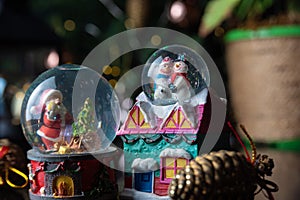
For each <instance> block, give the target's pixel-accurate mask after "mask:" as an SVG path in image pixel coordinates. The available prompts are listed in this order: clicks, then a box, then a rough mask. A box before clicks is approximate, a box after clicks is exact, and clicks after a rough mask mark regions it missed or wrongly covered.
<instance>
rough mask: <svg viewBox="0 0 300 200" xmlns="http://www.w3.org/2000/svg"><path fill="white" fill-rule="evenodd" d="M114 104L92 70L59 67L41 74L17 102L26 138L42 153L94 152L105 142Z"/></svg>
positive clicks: (110, 135) (112, 127)
mask: <svg viewBox="0 0 300 200" xmlns="http://www.w3.org/2000/svg"><path fill="white" fill-rule="evenodd" d="M119 115H120V107H119V103H118V99H117V96H116V95H115V93H114V91H113V89H112V87H111V86H110V85H109V83H108V82H107V81H106V80H105V79H104V78H102V77H101V76H100V75H99V74H98V73H97V72H95V71H94V70H91V69H90V68H87V67H82V66H78V65H71V64H68V65H62V66H58V67H55V68H53V69H50V70H48V71H46V72H44V73H43V74H41V75H40V76H39V77H38V78H37V79H36V80H35V81H33V83H32V84H31V86H30V87H29V89H28V90H27V92H26V94H25V98H24V101H23V104H22V113H21V123H22V127H23V131H24V134H25V137H26V139H27V141H28V142H29V143H30V144H31V145H32V147H33V148H35V149H38V150H39V151H41V152H43V153H52V154H53V153H55V154H72V153H85V152H96V151H99V150H101V149H105V148H107V147H109V146H110V144H111V143H112V141H113V140H114V138H115V135H116V130H117V129H118V127H119Z"/></svg>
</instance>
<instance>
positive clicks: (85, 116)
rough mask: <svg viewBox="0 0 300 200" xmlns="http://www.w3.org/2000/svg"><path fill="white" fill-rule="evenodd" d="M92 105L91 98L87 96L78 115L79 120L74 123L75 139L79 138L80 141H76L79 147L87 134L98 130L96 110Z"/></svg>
mask: <svg viewBox="0 0 300 200" xmlns="http://www.w3.org/2000/svg"><path fill="white" fill-rule="evenodd" d="M92 105H93V104H92V101H91V100H90V98H87V99H86V100H85V101H84V105H83V108H82V109H81V111H80V112H79V114H78V116H77V122H76V123H74V124H73V136H74V138H75V139H76V138H77V139H78V142H76V143H77V144H78V147H77V148H78V149H79V148H80V147H81V143H82V140H83V138H84V137H85V136H86V135H90V134H93V133H95V132H96V131H97V125H96V123H95V112H94V110H93V109H92Z"/></svg>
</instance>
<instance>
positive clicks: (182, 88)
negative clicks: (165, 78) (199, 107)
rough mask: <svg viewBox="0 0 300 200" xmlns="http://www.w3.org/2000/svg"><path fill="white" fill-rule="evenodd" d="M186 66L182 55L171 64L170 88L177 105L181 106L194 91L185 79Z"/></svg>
mask: <svg viewBox="0 0 300 200" xmlns="http://www.w3.org/2000/svg"><path fill="white" fill-rule="evenodd" d="M187 72H188V65H187V64H186V60H185V58H184V55H179V56H178V58H177V59H176V60H175V61H174V64H173V74H172V76H171V84H170V88H171V90H172V92H173V93H174V96H175V98H176V100H177V101H178V102H179V104H183V103H184V102H187V101H189V100H190V99H191V97H192V96H193V94H194V90H193V88H192V86H191V84H190V81H189V80H188V79H187Z"/></svg>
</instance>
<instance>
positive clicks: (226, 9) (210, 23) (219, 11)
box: [199, 0, 241, 37]
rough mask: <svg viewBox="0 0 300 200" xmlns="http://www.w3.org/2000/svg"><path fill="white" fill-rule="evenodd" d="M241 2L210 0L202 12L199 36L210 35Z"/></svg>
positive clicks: (235, 0)
mask: <svg viewBox="0 0 300 200" xmlns="http://www.w3.org/2000/svg"><path fill="white" fill-rule="evenodd" d="M240 1H241V0H212V1H209V2H208V4H207V7H206V9H205V11H204V15H203V18H202V22H201V25H200V28H199V34H200V35H201V36H203V37H205V36H206V35H208V34H209V33H211V31H213V30H214V29H215V28H216V27H217V26H218V25H220V24H221V23H222V22H223V21H224V20H225V19H226V18H227V17H228V16H229V15H230V14H231V13H232V11H233V10H234V8H235V7H236V6H237V4H238V3H240Z"/></svg>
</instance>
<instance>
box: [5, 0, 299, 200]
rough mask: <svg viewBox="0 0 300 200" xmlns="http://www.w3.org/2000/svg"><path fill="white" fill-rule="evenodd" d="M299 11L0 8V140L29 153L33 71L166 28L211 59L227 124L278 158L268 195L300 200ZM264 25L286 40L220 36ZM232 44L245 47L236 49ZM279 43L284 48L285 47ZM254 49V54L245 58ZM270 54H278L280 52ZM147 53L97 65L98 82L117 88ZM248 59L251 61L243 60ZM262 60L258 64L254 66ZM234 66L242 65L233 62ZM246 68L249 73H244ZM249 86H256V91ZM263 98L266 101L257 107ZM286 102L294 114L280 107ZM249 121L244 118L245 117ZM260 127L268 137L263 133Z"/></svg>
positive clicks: (266, 4)
mask: <svg viewBox="0 0 300 200" xmlns="http://www.w3.org/2000/svg"><path fill="white" fill-rule="evenodd" d="M299 11H300V3H299V1H297V0H249V1H245V0H229V1H224V0H160V1H151V0H89V1H85V0H77V1H72V0H64V1H61V0H51V1H44V0H0V138H1V139H4V138H8V139H10V140H11V141H12V142H14V143H17V144H19V145H20V146H21V147H22V148H23V150H24V152H26V150H28V149H29V148H30V146H28V144H27V142H26V140H25V139H24V137H23V134H22V130H21V126H20V109H21V104H22V100H23V97H24V94H25V91H26V89H27V88H28V87H29V86H30V83H31V82H32V81H33V80H34V79H35V78H36V77H37V76H38V75H39V74H40V73H42V72H44V71H46V70H48V69H50V68H52V67H55V66H57V65H60V64H65V63H74V64H81V63H82V61H83V60H84V58H85V57H86V56H87V54H88V53H89V52H90V51H91V50H92V49H93V48H94V47H95V46H97V45H98V44H99V43H101V42H102V41H104V40H105V39H107V38H109V37H110V36H112V35H115V34H117V33H120V32H122V31H125V30H128V29H132V28H138V27H146V26H147V27H149V26H151V27H165V28H169V29H173V30H176V31H179V32H181V33H184V34H186V35H188V36H190V37H191V38H193V39H194V40H196V41H197V42H198V43H199V44H201V45H202V46H203V47H204V48H205V49H206V51H207V52H208V53H209V54H210V56H211V57H212V59H213V60H214V61H215V63H216V65H217V66H218V68H219V70H220V73H221V75H222V77H223V80H224V82H225V85H226V89H227V97H228V102H229V107H228V108H229V109H228V116H229V119H230V120H232V121H233V122H236V123H240V122H241V121H242V122H246V124H245V126H246V127H247V128H248V129H249V130H250V131H249V132H251V133H253V134H254V139H256V140H257V141H258V143H259V144H261V146H262V147H267V150H266V151H268V152H270V154H271V156H272V155H274V156H275V157H276V160H275V162H276V164H275V166H276V167H275V172H274V174H275V179H276V181H278V182H279V185H280V186H281V187H280V188H281V189H280V192H279V193H278V194H275V196H276V197H278V199H297V198H296V197H297V196H299V195H300V193H299V191H297V188H299V186H298V185H299V184H300V181H299V180H298V179H299V178H298V177H300V176H299V175H300V163H299V153H298V151H299V148H300V142H299V138H300V125H299V124H300V123H299V122H300V111H299V110H300V109H299V105H300V102H299V99H300V91H299V90H300V88H299V87H300V78H299V74H300V66H299V62H298V57H299V55H300V43H299V38H300V31H299V21H300V20H299ZM261 26H262V27H269V26H270V27H274V26H275V27H276V26H279V31H278V30H277V29H276V28H275V29H276V30H277V32H276V31H275V33H274V31H271V33H270V34H269V35H270V36H271V37H272V36H275V37H276V39H277V37H280V38H281V37H284V39H283V41H281V42H280V41H279V42H278V44H277V41H274V40H272V39H270V40H267V42H265V43H268V44H272V45H273V46H271V47H267V46H266V44H263V45H258V44H256V43H254V42H253V41H251V42H250V43H245V40H244V39H245V38H246V39H254V38H255V37H258V38H259V39H261V38H263V39H264V40H265V39H266V35H268V34H265V32H263V33H261V32H260V33H253V32H247V33H238V34H237V35H234V34H232V35H233V36H232V35H229V34H227V33H228V32H229V31H230V30H233V29H235V28H242V29H246V28H247V30H249V29H251V31H252V30H254V31H256V30H258V29H259V27H261ZM282 27H284V28H282ZM285 27H288V28H285ZM290 27H291V28H290ZM280 28H281V29H280ZM282 29H284V30H287V33H283V31H282ZM241 35H242V36H241ZM287 38H288V39H291V40H289V41H287ZM239 41H242V42H241V43H243V44H244V46H243V47H239V48H238V47H235V46H234V45H236V44H237V43H239ZM152 42H157V40H154V41H152ZM275 43H276V44H277V45H276V44H275ZM283 44H289V45H288V47H286V48H285V47H284V46H283ZM253 46H255V47H256V46H259V49H258V50H255V49H250V50H249V51H246V50H245V49H247V48H246V47H253ZM275 46H278V47H279V50H278V51H277V50H275ZM231 48H233V50H232V49H231ZM153 51H154V50H152V49H144V50H138V51H135V52H130V53H128V54H125V55H123V56H121V57H120V58H118V59H117V60H115V61H114V62H113V63H111V65H109V66H105V67H103V75H104V76H105V78H106V79H107V80H108V81H109V82H110V84H111V85H112V86H113V87H114V86H115V84H116V82H117V81H118V79H119V78H120V77H121V76H122V75H123V74H125V73H126V72H127V71H128V70H130V69H131V68H133V67H135V66H138V65H141V64H144V63H145V62H146V60H147V58H148V57H149V56H150V55H151V53H153ZM271 53H273V54H274V56H273V57H271V56H270V54H271ZM247 57H251V58H252V61H251V60H250V61H248V60H245V58H247ZM274 57H276V58H279V59H280V61H275V60H274ZM232 58H233V61H231V60H230V59H232ZM265 58H268V59H269V60H264V59H265ZM283 58H284V59H283ZM260 59H262V60H263V64H260V63H258V61H257V60H260ZM239 60H242V61H243V62H242V63H240V62H238V63H236V62H237V61H239ZM253 60H254V61H253ZM245 63H247V64H248V65H250V67H249V66H247V70H245V71H243V68H244V67H243V66H244V65H246V64H245ZM278 63H281V64H278ZM269 65H270V66H269ZM261 66H267V67H266V68H267V69H266V71H258V69H256V68H258V67H260V69H261V68H262V67H261ZM245 68H246V67H245ZM249 68H250V69H251V70H252V69H253V71H254V72H252V71H249ZM240 70H242V71H240ZM255 73H258V74H255ZM252 74H253V78H252V79H251V75H252ZM236 77H238V78H236ZM268 77H275V78H274V80H273V79H272V80H271V78H268ZM132 78H133V79H132V80H135V77H132ZM242 80H243V81H244V82H243V83H242V82H241V81H242ZM287 80H291V81H287ZM256 83H261V84H262V85H263V89H262V88H261V85H259V84H258V85H257V84H256ZM266 85H271V86H273V87H271V88H268V87H266ZM236 86H240V87H236ZM249 88H252V89H253V88H254V89H253V90H254V92H253V91H249V96H247V95H248V89H249ZM274 88H275V89H274ZM278 88H280V89H281V90H277V89H278ZM267 91H270V92H267ZM286 91H288V94H286ZM251 92H252V93H251ZM264 93H266V95H265V94H264ZM274 94H276V95H274ZM278 94H280V95H278ZM260 96H263V97H264V99H263V100H261V101H260V102H256V99H260V98H258V97H260ZM265 96H266V97H265ZM274 96H276V98H274ZM278 96H280V97H281V98H280V97H278ZM247 100H248V101H247ZM270 102H275V103H274V104H275V105H274V107H271V106H266V105H269V104H270ZM131 104H132V99H122V102H121V106H122V108H123V109H124V110H128V109H129V108H130V106H131ZM271 104H272V103H271ZM290 104H292V105H293V106H292V108H290V107H289V108H287V107H286V105H290ZM266 107H267V108H266ZM244 108H245V109H244ZM255 109H257V110H255ZM244 110H245V111H244ZM252 111H253V113H254V114H252ZM271 111H272V112H271ZM246 115H247V116H250V117H249V118H251V119H246V117H244V116H246ZM270 116H272V117H274V116H277V118H275V119H274V118H271V117H270ZM288 118H291V120H289V119H288ZM247 120H248V121H247ZM247 122H248V123H247ZM261 124H263V125H261ZM274 124H275V125H274ZM277 124H279V125H280V127H277V126H276V125H277ZM266 127H270V130H267V132H266V133H263V131H266V130H265V129H266ZM267 129H269V128H267ZM279 141H285V142H284V143H282V142H279ZM285 159H286V160H285ZM289 168H292V169H293V171H289V170H288V169H289ZM295 177H296V178H295ZM287 183H288V184H287ZM0 187H1V186H0ZM261 196H262V195H261ZM258 198H260V197H258Z"/></svg>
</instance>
